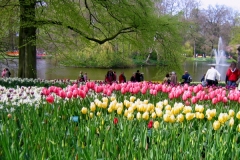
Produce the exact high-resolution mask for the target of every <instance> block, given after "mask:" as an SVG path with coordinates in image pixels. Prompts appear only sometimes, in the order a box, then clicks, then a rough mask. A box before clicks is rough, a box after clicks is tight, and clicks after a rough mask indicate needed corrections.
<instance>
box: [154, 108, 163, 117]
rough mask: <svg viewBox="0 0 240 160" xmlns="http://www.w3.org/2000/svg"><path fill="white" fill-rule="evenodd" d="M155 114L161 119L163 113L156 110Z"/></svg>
mask: <svg viewBox="0 0 240 160" xmlns="http://www.w3.org/2000/svg"><path fill="white" fill-rule="evenodd" d="M156 114H157V116H158V117H162V115H163V112H162V110H160V109H159V110H156Z"/></svg>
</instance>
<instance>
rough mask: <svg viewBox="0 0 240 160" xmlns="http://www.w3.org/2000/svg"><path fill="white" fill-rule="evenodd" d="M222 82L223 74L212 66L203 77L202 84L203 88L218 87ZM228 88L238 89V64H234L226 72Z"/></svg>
mask: <svg viewBox="0 0 240 160" xmlns="http://www.w3.org/2000/svg"><path fill="white" fill-rule="evenodd" d="M220 80H221V74H220V73H219V72H218V71H217V69H216V68H215V66H211V68H210V69H208V71H207V72H206V74H204V75H203V77H202V79H201V82H202V85H203V86H207V85H208V86H213V85H214V86H217V85H218V82H219V81H220ZM225 83H226V87H228V88H231V87H237V85H238V84H239V83H240V70H239V69H237V64H236V62H232V63H231V64H230V66H229V68H228V70H227V72H226V78H225Z"/></svg>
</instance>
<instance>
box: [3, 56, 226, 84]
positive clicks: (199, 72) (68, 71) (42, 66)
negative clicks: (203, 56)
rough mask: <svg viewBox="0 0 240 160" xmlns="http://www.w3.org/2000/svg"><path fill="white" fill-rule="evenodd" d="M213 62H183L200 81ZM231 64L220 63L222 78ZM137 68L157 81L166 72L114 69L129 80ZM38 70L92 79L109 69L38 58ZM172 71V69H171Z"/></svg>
mask: <svg viewBox="0 0 240 160" xmlns="http://www.w3.org/2000/svg"><path fill="white" fill-rule="evenodd" d="M8 66H9V68H10V71H11V73H12V76H13V77H17V72H18V70H17V69H18V59H14V60H11V61H9V64H8ZM210 66H211V63H209V62H196V61H195V62H193V61H186V62H185V63H184V64H183V68H184V70H187V71H188V72H189V73H190V75H191V76H192V78H193V81H200V79H201V77H202V76H203V74H204V73H206V71H207V70H208V69H209V68H210ZM228 66H229V64H224V65H218V66H216V69H217V70H218V71H219V72H220V74H221V75H222V76H221V80H224V79H225V74H226V71H227V69H228ZM4 67H6V66H5V64H4V63H3V62H1V63H0V69H1V70H2V69H3V68H4ZM137 70H139V71H140V72H142V73H144V80H148V81H151V80H152V81H157V80H160V81H161V80H162V79H163V77H164V76H165V74H166V73H159V69H158V67H155V66H147V67H138V68H124V69H114V71H116V73H117V75H119V74H120V73H121V72H124V74H125V76H126V78H127V80H130V77H131V75H132V74H133V73H135V72H136V71H137ZM37 71H38V78H41V79H48V80H50V79H77V78H78V75H79V72H80V71H83V72H87V74H88V78H89V79H91V80H103V79H104V76H105V74H106V73H107V71H108V69H99V68H76V67H64V66H59V65H55V64H54V63H53V61H52V60H51V59H37ZM170 72H171V71H170ZM177 74H178V79H179V80H180V79H181V76H182V74H183V73H177Z"/></svg>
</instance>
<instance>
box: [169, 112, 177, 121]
mask: <svg viewBox="0 0 240 160" xmlns="http://www.w3.org/2000/svg"><path fill="white" fill-rule="evenodd" d="M175 121H176V118H175V116H174V115H173V114H172V115H170V119H169V122H170V123H174V122H175Z"/></svg>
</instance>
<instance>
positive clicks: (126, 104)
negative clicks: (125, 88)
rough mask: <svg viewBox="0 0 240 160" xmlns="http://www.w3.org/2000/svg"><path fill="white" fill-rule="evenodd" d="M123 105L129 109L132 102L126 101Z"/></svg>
mask: <svg viewBox="0 0 240 160" xmlns="http://www.w3.org/2000/svg"><path fill="white" fill-rule="evenodd" d="M123 104H124V105H125V106H126V107H127V108H128V107H129V106H130V102H129V101H128V100H124V102H123Z"/></svg>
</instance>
